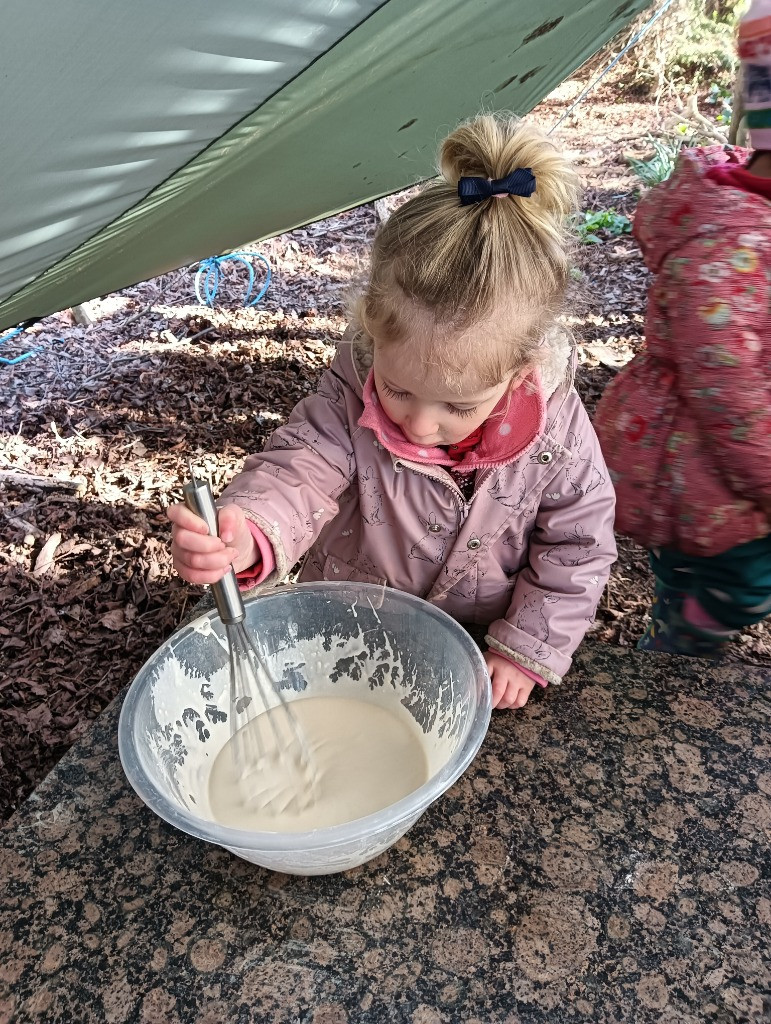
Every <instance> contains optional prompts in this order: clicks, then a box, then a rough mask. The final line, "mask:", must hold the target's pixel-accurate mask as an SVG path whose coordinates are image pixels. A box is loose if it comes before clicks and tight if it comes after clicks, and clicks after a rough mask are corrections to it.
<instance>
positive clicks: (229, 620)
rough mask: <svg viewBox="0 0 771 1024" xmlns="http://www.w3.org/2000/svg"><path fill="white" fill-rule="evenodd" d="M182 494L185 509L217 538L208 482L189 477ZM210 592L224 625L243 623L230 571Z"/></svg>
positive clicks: (236, 590) (243, 612)
mask: <svg viewBox="0 0 771 1024" xmlns="http://www.w3.org/2000/svg"><path fill="white" fill-rule="evenodd" d="M182 494H183V497H184V500H185V504H186V505H187V507H188V508H189V509H190V511H191V512H195V514H196V515H197V516H200V517H201V519H203V521H204V522H205V523H206V525H207V526H208V528H209V533H210V534H211V535H212V537H217V536H219V529H218V526H217V506H216V505H215V504H214V495H213V494H212V492H211V487H209V482H208V480H199V479H197V478H196V477H195V476H191V478H190V480H188V482H187V483H186V484H185V486H184V487H183V488H182ZM211 590H212V594H213V595H214V603H215V604H216V606H217V612H218V613H219V617H220V618H221V619H222V621H223V622H224V624H225V625H226V626H232V625H234V624H235V623H237V622H243V620H244V618H245V616H246V612H245V610H244V602H243V600H242V598H241V591H240V590H239V589H238V580H237V579H236V574H235V572H233V570H232V569H231V570H230V571H229V572H228V573H227V575H225V576H223V577H222V579H221V580H220V581H219V582H218V583H212V587H211Z"/></svg>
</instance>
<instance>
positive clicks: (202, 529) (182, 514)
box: [166, 503, 209, 535]
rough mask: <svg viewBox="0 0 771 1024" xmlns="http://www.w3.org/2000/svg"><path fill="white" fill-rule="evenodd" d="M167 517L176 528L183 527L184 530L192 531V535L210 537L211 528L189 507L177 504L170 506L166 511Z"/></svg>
mask: <svg viewBox="0 0 771 1024" xmlns="http://www.w3.org/2000/svg"><path fill="white" fill-rule="evenodd" d="M166 517H167V518H168V519H170V520H171V522H172V523H174V525H175V526H179V527H181V529H183V530H190V531H191V533H202V534H204V535H208V533H209V527H208V526H207V525H206V523H205V522H204V521H203V519H201V517H200V516H197V515H196V514H195V512H192V511H191V510H190V509H189V508H188V507H187V505H182V504H179V503H177V504H176V505H169V507H168V508H167V509H166Z"/></svg>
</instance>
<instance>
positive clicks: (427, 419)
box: [407, 409, 437, 437]
mask: <svg viewBox="0 0 771 1024" xmlns="http://www.w3.org/2000/svg"><path fill="white" fill-rule="evenodd" d="M407 426H408V428H409V431H410V433H411V434H412V435H413V436H414V437H433V436H434V434H436V432H437V423H436V416H435V415H434V414H433V413H432V412H431V410H430V409H413V410H411V411H410V415H409V419H408V421H407Z"/></svg>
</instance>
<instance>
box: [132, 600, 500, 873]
mask: <svg viewBox="0 0 771 1024" xmlns="http://www.w3.org/2000/svg"><path fill="white" fill-rule="evenodd" d="M246 614H247V618H246V625H247V628H248V629H249V631H250V632H251V633H252V634H253V635H254V636H257V637H259V642H260V646H261V647H262V648H263V651H264V653H265V654H266V655H267V658H268V661H269V663H270V665H271V669H272V675H273V678H274V679H276V680H278V681H279V684H280V686H281V689H282V692H283V694H284V696H285V697H286V699H287V700H290V701H291V700H294V699H297V698H300V697H314V696H328V695H336V696H340V697H355V698H358V699H364V700H369V701H373V702H374V703H376V704H379V705H382V706H384V707H391V708H394V707H395V706H396V705H401V707H402V708H403V709H406V711H407V712H408V713H409V715H411V716H412V718H413V720H414V723H415V729H416V734H417V736H418V737H419V738H420V742H421V744H422V745H423V748H424V751H425V754H426V758H427V762H428V766H429V779H428V781H427V782H426V783H425V784H424V785H422V786H421V787H420V788H419V789H416V790H415V791H414V792H412V793H410V794H409V795H408V796H406V797H404V799H402V800H399V801H398V802H397V803H395V804H392V805H391V806H389V807H386V808H384V809H383V810H381V811H378V812H377V813H375V814H370V815H367V816H366V817H364V818H358V819H356V820H355V821H350V822H347V823H345V824H341V825H335V826H333V827H330V828H320V829H315V830H314V831H311V832H292V833H286V832H285V833H279V832H252V831H245V830H241V829H235V828H229V827H227V826H225V825H221V824H218V823H217V822H216V821H214V820H213V818H212V815H211V811H210V809H209V806H208V784H207V781H208V776H209V772H210V771H211V766H212V764H213V762H214V759H215V758H216V756H217V753H218V752H219V751H220V750H221V748H222V747H223V745H224V744H225V743H226V742H227V740H228V738H229V736H230V729H229V725H228V722H227V713H228V679H229V676H228V663H227V646H226V639H225V636H224V629H223V626H222V624H221V623H220V620H219V618H218V617H217V615H216V613H215V612H213V611H212V612H210V613H208V614H206V615H203V616H201V617H200V618H198V619H196V620H195V621H194V622H192V623H191V624H190V625H188V626H185V627H183V628H182V629H180V630H179V631H178V632H177V633H175V634H174V635H173V636H172V637H170V638H169V640H167V641H166V643H165V644H163V646H162V647H160V648H159V650H158V651H156V653H155V654H154V655H153V656H152V657H151V658H150V659H149V661H147V663H146V664H145V665H144V666H143V667H142V669H141V670H140V671H139V673H138V675H137V676H136V678H135V679H134V681H133V683H132V684H131V687H130V689H129V691H128V695H127V696H126V700H125V702H124V704H123V709H122V711H121V716H120V725H119V735H118V739H119V747H120V757H121V761H122V763H123V768H124V771H125V772H126V775H127V777H128V779H129V781H130V783H131V785H132V786H133V787H134V789H135V790H136V792H137V793H138V794H139V796H140V797H141V798H142V800H144V802H145V803H146V804H147V805H148V807H150V808H152V810H153V811H155V813H156V814H158V815H160V817H162V818H164V819H165V820H166V821H168V822H169V823H170V824H171V825H174V826H175V827H176V828H179V829H181V830H182V831H183V832H187V833H189V834H190V835H192V836H197V837H198V838H199V839H204V840H206V841H207V842H210V843H217V844H219V845H220V846H224V847H225V848H226V849H228V850H230V851H231V852H233V853H235V854H237V855H238V856H239V857H244V858H246V860H249V861H252V862H253V863H255V864H261V865H262V866H263V867H266V868H271V869H273V870H275V871H283V872H289V873H292V874H300V875H317V874H329V873H331V872H335V871H345V870H347V869H349V868H352V867H355V866H356V865H358V864H362V863H364V861H367V860H369V859H370V858H372V857H375V856H377V854H379V853H381V852H382V851H383V850H385V849H387V848H388V847H389V846H391V845H392V844H393V843H395V842H396V840H397V839H399V838H400V837H401V836H403V835H404V833H405V832H406V831H407V829H409V828H410V826H411V825H413V824H414V822H415V821H417V819H418V818H419V817H420V815H421V814H422V813H423V812H424V811H425V810H426V808H427V807H428V806H429V804H431V803H432V802H433V801H434V800H436V799H437V797H439V796H440V795H441V794H442V793H443V792H444V791H445V790H446V789H448V787H449V786H451V785H452V784H453V782H455V780H456V779H457V778H458V777H459V776H460V775H461V773H462V772H463V771H465V769H466V768H467V767H468V765H469V764H470V762H471V760H472V758H473V757H474V755H475V754H476V752H477V750H478V749H479V746H480V744H481V743H482V740H483V739H484V736H485V733H486V731H487V727H488V724H489V721H490V683H489V680H488V676H487V672H486V670H485V664H484V660H483V658H482V656H481V654H480V652H479V650H478V649H477V647H476V645H475V644H474V642H473V641H472V640H471V638H470V637H469V636H468V634H467V633H466V632H465V631H464V630H463V629H462V628H461V627H460V626H459V625H458V624H457V623H456V622H454V621H453V620H452V619H451V618H450V617H449V616H448V615H445V614H444V612H442V611H439V610H438V609H436V608H434V607H433V606H432V605H430V604H428V603H426V602H425V601H421V600H420V599H419V598H416V597H412V596H410V595H409V594H403V593H401V592H399V591H396V590H390V589H387V588H386V589H384V588H382V587H379V586H375V585H372V584H368V583H305V584H300V585H297V586H293V587H287V588H283V589H279V590H276V591H274V592H272V593H270V594H267V595H265V596H263V597H259V598H257V599H255V600H253V601H247V602H246ZM397 710H398V708H397Z"/></svg>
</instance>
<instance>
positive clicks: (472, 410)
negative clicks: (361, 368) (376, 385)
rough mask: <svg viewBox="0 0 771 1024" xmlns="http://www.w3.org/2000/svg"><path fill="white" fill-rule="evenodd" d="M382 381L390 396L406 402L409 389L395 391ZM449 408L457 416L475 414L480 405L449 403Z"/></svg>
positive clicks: (384, 389)
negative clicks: (468, 405)
mask: <svg viewBox="0 0 771 1024" xmlns="http://www.w3.org/2000/svg"><path fill="white" fill-rule="evenodd" d="M380 383H381V385H382V387H383V391H385V393H386V394H387V395H388V397H389V398H395V399H396V401H397V402H404V401H405V400H406V399H408V398H409V397H410V393H409V391H395V390H394V388H392V387H391V386H390V385H388V384H386V382H385V381H384V380H383V381H381V382H380ZM447 408H448V409H449V410H450V412H451V413H454V414H455V415H456V416H473V415H474V413H475V412H476V411H477V409H478V408H479V406H478V405H474V406H472V407H471V408H470V409H459V408H458V407H457V406H455V405H448V406H447Z"/></svg>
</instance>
